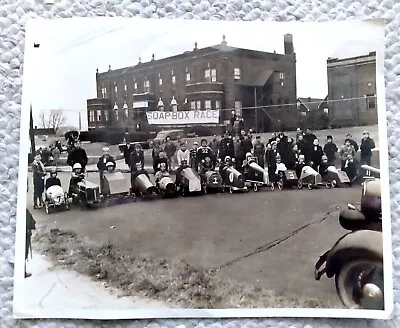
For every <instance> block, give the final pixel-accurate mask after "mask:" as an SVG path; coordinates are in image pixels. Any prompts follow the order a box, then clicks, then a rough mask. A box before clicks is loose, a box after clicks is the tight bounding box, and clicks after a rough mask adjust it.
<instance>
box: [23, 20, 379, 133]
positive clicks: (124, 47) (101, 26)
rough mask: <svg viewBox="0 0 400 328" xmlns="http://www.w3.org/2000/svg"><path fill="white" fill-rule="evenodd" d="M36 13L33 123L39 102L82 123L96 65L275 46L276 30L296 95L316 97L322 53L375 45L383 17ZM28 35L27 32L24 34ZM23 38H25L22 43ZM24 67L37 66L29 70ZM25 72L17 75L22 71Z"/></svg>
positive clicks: (322, 89) (321, 86)
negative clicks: (289, 38) (293, 68)
mask: <svg viewBox="0 0 400 328" xmlns="http://www.w3.org/2000/svg"><path fill="white" fill-rule="evenodd" d="M73 20H74V21H71V19H61V20H52V21H45V20H41V21H36V22H34V23H33V24H34V25H32V29H31V30H29V29H28V33H31V37H32V35H33V39H34V40H35V42H38V43H40V48H35V49H34V51H30V53H31V54H32V55H31V56H34V57H33V58H30V59H31V60H30V61H29V62H28V61H27V65H28V64H30V65H32V66H33V68H32V67H31V69H30V70H26V72H27V73H26V74H31V76H29V77H28V78H32V76H34V78H32V79H30V83H28V82H27V83H25V85H24V86H26V88H29V89H30V90H29V91H25V90H24V92H28V93H29V94H31V95H32V96H30V98H31V99H32V106H33V111H34V120H35V124H37V125H39V122H38V121H37V117H38V116H39V112H40V111H41V110H45V111H47V110H51V109H58V110H63V111H64V113H65V116H66V118H67V124H68V125H72V126H78V117H79V112H81V117H82V128H83V129H86V128H87V116H86V100H87V99H88V98H95V97H96V80H95V73H96V68H98V69H99V71H100V72H104V71H107V70H108V65H111V67H112V69H117V68H122V67H127V66H131V65H136V64H137V62H138V58H139V57H141V58H142V62H146V61H149V60H150V59H151V55H152V54H153V53H154V54H155V58H156V59H160V58H165V57H168V56H171V55H175V54H179V53H182V52H183V51H187V50H192V49H193V47H194V42H197V43H198V47H199V48H202V47H207V46H211V45H215V44H219V43H220V42H221V40H222V35H225V36H226V41H227V42H228V45H230V46H235V47H241V48H247V49H254V50H261V51H267V52H273V51H274V50H275V51H276V52H277V53H283V52H284V48H283V35H284V34H286V33H292V34H293V43H294V48H295V52H296V54H297V96H298V97H309V96H310V97H313V98H324V97H325V96H326V95H327V89H328V88H327V77H326V60H327V58H328V57H338V58H345V57H351V56H359V55H364V54H368V53H369V52H370V51H379V50H380V49H383V47H384V39H383V36H384V34H383V25H381V24H376V23H374V22H368V23H367V22H330V23H267V22H262V21H256V22H228V21H199V20H180V19H179V20H171V19H162V20H152V19H139V18H137V19H136V18H135V19H132V18H130V19H121V18H89V19H86V18H84V19H82V18H74V19H73ZM31 40H32V39H31ZM30 46H31V45H30ZM32 69H38V70H40V73H33V71H32ZM24 78H25V77H24Z"/></svg>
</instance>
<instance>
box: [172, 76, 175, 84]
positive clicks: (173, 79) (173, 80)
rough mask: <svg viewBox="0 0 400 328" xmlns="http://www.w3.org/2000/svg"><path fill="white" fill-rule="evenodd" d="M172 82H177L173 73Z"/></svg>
mask: <svg viewBox="0 0 400 328" xmlns="http://www.w3.org/2000/svg"><path fill="white" fill-rule="evenodd" d="M172 84H176V76H175V75H172Z"/></svg>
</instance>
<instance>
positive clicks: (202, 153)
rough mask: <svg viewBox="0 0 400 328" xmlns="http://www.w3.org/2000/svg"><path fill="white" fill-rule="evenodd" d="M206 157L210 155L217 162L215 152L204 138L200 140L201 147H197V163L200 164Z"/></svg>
mask: <svg viewBox="0 0 400 328" xmlns="http://www.w3.org/2000/svg"><path fill="white" fill-rule="evenodd" d="M206 157H210V158H211V160H212V162H213V163H215V157H214V153H213V151H212V150H211V148H210V147H209V146H208V145H207V139H202V140H201V142H200V147H199V148H198V149H197V156H196V160H197V163H198V164H200V163H201V162H202V161H204V159H205V158H206Z"/></svg>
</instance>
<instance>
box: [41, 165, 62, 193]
mask: <svg viewBox="0 0 400 328" xmlns="http://www.w3.org/2000/svg"><path fill="white" fill-rule="evenodd" d="M54 186H58V187H60V188H58V189H59V190H58V191H56V193H57V195H54V188H52V189H53V191H52V192H51V193H50V192H48V191H49V188H51V187H54ZM45 190H46V192H45V195H46V199H47V200H51V199H52V197H53V196H63V195H64V191H63V190H62V187H61V180H60V179H59V178H57V170H56V169H53V170H51V172H50V177H49V178H48V179H47V180H46V184H45Z"/></svg>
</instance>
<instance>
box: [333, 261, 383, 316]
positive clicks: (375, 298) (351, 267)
mask: <svg viewBox="0 0 400 328" xmlns="http://www.w3.org/2000/svg"><path fill="white" fill-rule="evenodd" d="M335 284H336V291H337V293H338V295H339V298H340V300H341V301H342V303H343V304H344V305H345V306H346V307H347V308H351V309H371V310H383V309H384V282H383V263H382V261H378V260H371V259H361V260H352V261H349V262H347V263H345V264H344V265H343V266H342V267H341V268H340V270H339V272H338V273H337V274H336V276H335Z"/></svg>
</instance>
